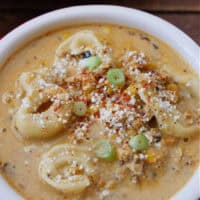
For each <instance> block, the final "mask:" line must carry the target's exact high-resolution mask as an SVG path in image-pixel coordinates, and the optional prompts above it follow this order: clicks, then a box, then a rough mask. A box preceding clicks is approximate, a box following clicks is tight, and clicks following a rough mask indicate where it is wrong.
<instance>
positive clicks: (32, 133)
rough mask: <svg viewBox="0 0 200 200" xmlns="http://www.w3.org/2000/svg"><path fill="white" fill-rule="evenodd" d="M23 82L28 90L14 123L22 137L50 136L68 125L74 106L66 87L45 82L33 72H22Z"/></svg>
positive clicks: (21, 79)
mask: <svg viewBox="0 0 200 200" xmlns="http://www.w3.org/2000/svg"><path fill="white" fill-rule="evenodd" d="M20 84H21V87H22V88H23V89H24V91H25V93H26V94H25V97H24V98H23V99H22V102H21V106H20V107H19V109H18V110H17V112H16V115H15V125H16V128H17V129H18V131H19V133H20V134H21V136H23V137H24V138H31V139H37V138H47V137H51V136H53V135H55V134H58V133H59V132H60V131H62V130H63V129H64V127H66V126H67V125H68V124H69V122H70V117H71V107H72V106H71V103H70V101H69V96H68V94H67V93H66V92H65V90H64V89H63V88H61V87H59V86H57V85H55V84H52V83H47V82H45V81H44V80H43V79H41V78H40V76H38V75H35V74H34V73H23V74H22V75H21V77H20ZM45 103H48V104H49V105H48V107H47V108H46V110H42V111H39V110H38V109H39V108H40V106H41V105H43V104H45Z"/></svg>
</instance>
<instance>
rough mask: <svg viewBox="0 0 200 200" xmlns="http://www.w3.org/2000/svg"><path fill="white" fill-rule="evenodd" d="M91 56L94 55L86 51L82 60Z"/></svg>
mask: <svg viewBox="0 0 200 200" xmlns="http://www.w3.org/2000/svg"><path fill="white" fill-rule="evenodd" d="M91 55H92V54H91V52H90V51H85V52H83V54H82V58H89V57H90V56H91Z"/></svg>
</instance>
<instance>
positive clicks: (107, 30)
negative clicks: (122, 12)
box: [102, 26, 111, 34]
mask: <svg viewBox="0 0 200 200" xmlns="http://www.w3.org/2000/svg"><path fill="white" fill-rule="evenodd" d="M102 30H103V32H104V33H105V34H109V33H110V32H111V27H109V26H104V27H103V28H102Z"/></svg>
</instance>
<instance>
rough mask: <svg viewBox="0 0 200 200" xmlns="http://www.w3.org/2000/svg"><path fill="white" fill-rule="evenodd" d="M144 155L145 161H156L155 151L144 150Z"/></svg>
mask: <svg viewBox="0 0 200 200" xmlns="http://www.w3.org/2000/svg"><path fill="white" fill-rule="evenodd" d="M146 156H147V159H146V161H147V162H148V163H149V164H151V163H155V162H156V161H157V157H156V155H155V153H154V152H153V151H150V150H149V151H147V152H146Z"/></svg>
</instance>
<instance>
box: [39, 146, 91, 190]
mask: <svg viewBox="0 0 200 200" xmlns="http://www.w3.org/2000/svg"><path fill="white" fill-rule="evenodd" d="M87 157H88V156H87V154H86V151H85V149H83V148H81V147H77V146H74V145H69V144H61V145H57V146H54V147H53V148H52V149H51V150H50V151H49V152H47V153H46V154H44V155H43V157H42V160H41V162H40V164H39V175H40V178H41V179H42V180H43V181H44V182H45V183H47V184H48V185H50V186H51V187H53V188H55V189H56V190H58V191H61V192H63V193H79V192H81V191H83V190H84V189H85V188H86V187H88V186H89V185H90V180H89V178H88V174H91V173H92V172H93V170H92V168H91V166H90V163H89V161H88V160H87Z"/></svg>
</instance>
